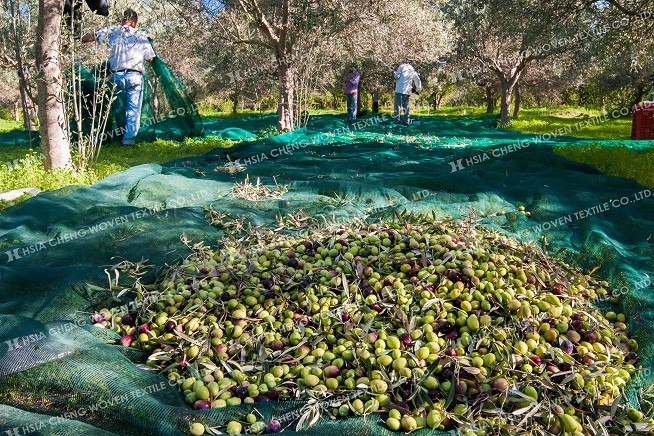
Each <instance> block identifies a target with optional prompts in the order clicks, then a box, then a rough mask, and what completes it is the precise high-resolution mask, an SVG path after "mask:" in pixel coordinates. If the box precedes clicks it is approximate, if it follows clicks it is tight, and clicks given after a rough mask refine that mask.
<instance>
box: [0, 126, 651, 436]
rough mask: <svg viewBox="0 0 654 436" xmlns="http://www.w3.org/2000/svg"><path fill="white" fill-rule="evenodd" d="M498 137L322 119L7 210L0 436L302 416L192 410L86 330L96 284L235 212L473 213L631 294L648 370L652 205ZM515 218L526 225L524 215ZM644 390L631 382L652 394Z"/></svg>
mask: <svg viewBox="0 0 654 436" xmlns="http://www.w3.org/2000/svg"><path fill="white" fill-rule="evenodd" d="M268 122H269V123H270V125H273V124H274V122H275V120H274V119H273V118H270V117H269V118H265V117H264V118H246V119H241V120H230V121H229V122H221V121H211V124H212V128H211V130H210V131H209V132H208V133H213V134H218V135H220V134H225V132H227V134H229V135H232V137H233V138H237V137H242V138H252V137H253V136H254V134H255V133H256V132H257V131H259V130H260V129H261V127H262V126H264V127H265V123H268ZM208 124H209V123H208ZM364 124H365V125H364ZM494 124H495V120H494V119H481V120H479V119H477V120H475V119H468V118H462V119H451V118H442V117H423V118H421V123H420V124H413V125H410V126H403V125H396V124H392V123H390V121H389V118H388V117H382V116H381V115H378V116H377V117H373V116H371V117H368V118H366V119H364V120H362V121H361V122H360V124H359V125H356V124H355V125H347V124H345V122H344V118H343V117H335V116H319V117H314V118H312V119H311V120H310V122H309V125H308V126H307V127H306V128H303V129H299V130H297V131H295V132H293V133H288V134H284V135H280V136H275V137H271V138H268V139H262V140H254V141H244V142H242V143H241V144H239V145H238V146H236V147H233V148H231V149H216V150H214V151H212V152H210V153H208V154H206V155H204V156H200V157H197V158H189V159H184V160H179V161H175V162H171V163H168V164H166V165H141V166H138V167H134V168H131V169H129V170H127V171H124V172H122V173H119V174H115V175H113V176H111V177H108V178H106V179H104V180H103V181H101V182H99V183H97V184H95V185H94V186H90V187H69V188H65V189H61V190H58V191H55V192H47V193H43V194H40V195H38V196H36V197H34V198H32V199H30V200H28V201H25V202H23V203H20V204H19V205H17V206H14V207H12V208H10V209H7V210H6V211H4V212H3V213H2V214H0V245H1V246H0V256H1V259H2V260H1V261H0V403H1V404H0V434H2V432H8V433H7V434H20V435H22V434H61V435H63V434H66V435H69V434H93V435H100V434H116V435H143V434H164V435H167V434H171V435H173V434H183V433H184V432H185V431H186V430H187V429H188V425H189V423H190V422H194V421H201V422H203V423H205V424H207V425H210V426H211V425H225V424H226V423H227V422H228V421H229V420H230V418H232V417H237V416H238V417H242V416H244V415H243V413H244V411H245V410H250V409H251V408H252V407H253V406H256V408H257V409H258V410H259V411H261V412H262V413H263V414H264V416H265V417H266V419H270V418H271V417H273V416H275V417H279V416H280V415H282V414H283V413H285V412H288V411H294V410H298V408H299V407H300V406H301V403H296V402H292V403H291V402H283V403H280V402H269V403H257V404H255V405H253V406H248V405H243V406H237V407H228V408H224V409H212V410H205V411H192V410H191V409H190V408H189V407H188V406H186V404H185V402H184V399H183V397H182V394H181V393H179V392H177V391H176V390H175V389H174V388H171V387H170V386H168V384H167V382H166V381H165V379H164V378H163V377H162V376H160V375H158V374H156V373H154V372H152V371H146V370H144V369H143V368H142V367H140V366H138V365H137V364H138V363H139V362H142V358H143V356H141V355H139V354H138V353H135V352H134V350H133V349H125V348H123V347H120V346H117V345H113V343H115V342H114V341H115V339H116V338H115V337H113V336H111V333H112V332H110V331H107V330H100V329H97V328H94V327H91V326H89V325H88V323H86V322H85V321H86V320H88V314H89V313H92V312H93V311H94V310H96V309H97V308H100V307H106V306H108V305H110V304H111V301H110V298H109V295H108V294H107V293H106V292H105V291H101V290H98V288H97V287H93V286H90V285H89V284H96V285H100V286H105V287H106V285H107V281H108V277H107V275H106V274H105V269H106V268H108V267H109V266H110V265H115V264H116V263H118V262H120V261H122V260H129V261H134V262H136V261H140V260H142V259H148V261H147V263H149V264H154V265H158V266H162V265H164V264H166V263H168V264H170V263H174V262H178V261H180V260H182V259H183V258H185V257H186V256H188V255H189V254H190V251H189V249H188V248H187V247H186V246H185V245H184V244H183V243H182V241H180V235H182V234H184V235H186V236H187V237H188V238H189V239H190V240H191V241H193V242H199V241H204V242H205V243H208V244H213V245H215V244H216V242H217V241H219V240H220V238H221V237H222V236H223V233H222V231H221V230H220V229H219V228H218V227H214V226H211V225H209V224H208V222H207V220H206V216H205V210H204V209H205V208H206V207H208V206H211V207H213V208H214V209H215V210H216V211H219V212H221V213H223V214H225V215H226V216H225V218H224V221H227V220H233V219H237V218H240V217H244V218H245V220H246V221H247V223H249V224H251V225H265V226H275V224H276V222H277V216H278V215H282V216H287V215H288V214H295V213H298V211H299V210H300V209H301V210H302V211H303V212H304V213H305V214H306V215H308V216H310V217H314V218H318V219H322V218H324V219H325V220H327V221H330V222H334V221H336V222H339V221H340V222H348V221H350V220H352V219H353V218H354V217H359V218H366V217H367V218H368V219H370V220H373V221H375V220H379V219H392V218H393V217H394V216H395V214H401V213H408V212H412V213H414V214H419V213H430V214H432V213H433V214H434V216H435V217H436V218H446V217H452V218H466V217H469V216H470V215H471V214H474V215H475V216H476V217H477V218H480V219H481V220H482V221H481V224H482V225H484V226H487V227H489V228H493V229H499V230H503V231H505V232H507V233H508V234H512V235H515V236H517V237H518V238H523V239H529V240H533V239H538V238H539V237H540V236H545V237H546V238H547V241H548V243H549V244H550V245H549V247H548V252H549V253H552V254H561V255H564V256H567V257H569V258H570V259H573V260H574V261H575V262H576V263H579V264H580V265H581V266H582V267H584V268H586V269H592V268H594V267H599V270H598V271H597V273H598V274H599V275H601V276H602V277H603V278H605V279H606V280H608V281H609V282H610V283H611V284H612V285H613V287H614V289H624V292H623V294H624V295H622V298H621V305H622V308H621V310H622V311H624V312H625V313H626V314H627V316H628V320H629V327H630V329H631V331H632V332H633V334H634V336H635V337H636V338H637V339H638V341H639V343H640V344H641V349H640V351H639V353H640V355H641V363H642V364H643V365H644V366H645V367H651V365H652V364H653V363H654V360H653V359H654V342H653V341H651V339H650V338H651V334H650V326H651V325H653V324H654V294H653V293H652V292H651V291H652V287H651V283H650V282H649V280H647V279H646V278H647V277H651V276H652V274H654V260H653V259H654V246H653V245H652V240H653V237H654V221H653V217H654V201H653V200H652V197H649V195H650V194H651V193H650V192H649V191H647V190H646V189H645V188H644V187H642V186H639V185H638V184H636V183H635V182H633V181H630V180H626V179H622V178H619V177H613V176H607V175H604V174H601V173H599V172H598V171H596V170H595V169H593V168H591V167H589V166H586V165H582V164H578V163H574V162H571V161H569V160H566V159H565V158H563V157H561V156H558V155H557V154H555V153H554V152H553V148H554V147H555V146H561V145H570V146H581V145H583V144H584V143H583V142H582V141H577V140H574V139H572V138H569V137H564V136H555V135H547V136H533V135H524V134H520V133H517V132H513V131H506V130H499V129H495V128H494V127H493V126H494ZM641 144H642V145H643V147H644V146H645V145H646V143H641ZM228 169H233V171H231V172H230V171H228ZM239 169H243V171H238V170H239ZM246 175H248V176H249V178H250V180H252V181H255V180H256V179H257V178H258V179H259V180H260V181H261V183H264V184H266V185H269V186H274V180H276V181H277V183H280V184H286V185H288V187H289V191H288V192H287V193H286V194H285V195H284V196H283V198H282V199H277V200H268V201H259V202H250V201H246V200H242V199H238V198H235V197H233V196H232V195H231V191H232V187H233V186H234V184H235V183H236V182H243V181H244V180H245V177H246ZM273 178H274V179H273ZM518 204H521V205H524V206H525V207H526V209H527V210H528V211H529V212H531V216H525V215H522V214H520V213H518V212H517V210H516V205H518ZM605 204H608V205H609V207H605ZM500 211H504V212H505V213H503V214H498V212H500ZM146 279H154V274H150V275H149V276H147V277H146ZM75 321H77V322H75ZM645 375H646V373H644V375H643V376H642V377H638V378H637V381H636V383H637V384H639V385H643V386H644V385H649V384H651V382H652V378H651V377H648V376H647V377H646V376H645ZM636 383H634V384H633V385H635V384H636ZM630 400H631V401H636V400H637V399H636V398H634V396H633V395H632V396H630ZM329 432H332V433H335V432H339V433H340V434H348V435H350V434H351V435H368V434H390V433H389V432H388V431H387V430H386V429H385V426H384V424H383V422H382V419H381V418H380V417H379V416H377V415H373V416H367V417H365V418H349V419H346V420H339V421H330V420H328V419H324V418H322V419H321V421H320V422H319V423H318V425H317V426H316V427H314V428H313V429H312V430H311V431H308V432H306V434H315V435H322V434H327V433H329ZM423 432H424V433H428V432H427V431H423Z"/></svg>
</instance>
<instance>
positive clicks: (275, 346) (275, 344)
mask: <svg viewBox="0 0 654 436" xmlns="http://www.w3.org/2000/svg"><path fill="white" fill-rule="evenodd" d="M270 348H271V349H272V350H273V351H280V350H281V349H282V348H284V343H283V342H282V341H280V340H279V339H277V340H275V341H273V343H272V344H270Z"/></svg>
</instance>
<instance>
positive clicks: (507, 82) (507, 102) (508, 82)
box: [500, 73, 520, 126]
mask: <svg viewBox="0 0 654 436" xmlns="http://www.w3.org/2000/svg"><path fill="white" fill-rule="evenodd" d="M519 79H520V75H519V73H518V74H517V75H515V76H514V77H512V78H507V77H503V76H500V84H501V86H502V98H501V101H500V123H501V124H502V125H503V126H508V125H509V124H511V114H510V109H511V99H512V97H513V90H514V89H515V86H516V83H518V80H519Z"/></svg>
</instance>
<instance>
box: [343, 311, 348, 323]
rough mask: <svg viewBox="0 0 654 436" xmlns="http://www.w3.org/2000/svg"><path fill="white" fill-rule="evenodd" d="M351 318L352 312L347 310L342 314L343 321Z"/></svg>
mask: <svg viewBox="0 0 654 436" xmlns="http://www.w3.org/2000/svg"><path fill="white" fill-rule="evenodd" d="M349 320H350V314H349V313H347V312H343V313H342V314H341V321H343V322H348V321H349Z"/></svg>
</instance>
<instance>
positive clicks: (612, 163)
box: [512, 107, 654, 188]
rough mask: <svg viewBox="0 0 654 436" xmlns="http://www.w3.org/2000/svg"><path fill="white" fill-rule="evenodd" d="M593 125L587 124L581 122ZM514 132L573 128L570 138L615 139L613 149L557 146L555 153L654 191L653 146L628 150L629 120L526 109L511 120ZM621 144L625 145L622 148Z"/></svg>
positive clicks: (576, 110)
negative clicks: (615, 142)
mask: <svg viewBox="0 0 654 436" xmlns="http://www.w3.org/2000/svg"><path fill="white" fill-rule="evenodd" d="M591 118H594V120H592V121H593V122H592V123H590V125H586V124H587V123H585V122H584V121H590V119H591ZM512 128H513V129H516V130H520V131H523V132H527V133H535V134H541V133H549V132H554V131H556V130H557V129H559V128H569V129H572V133H570V134H569V136H573V137H577V138H584V139H598V140H617V141H619V142H618V144H616V145H615V146H612V147H600V146H599V144H594V145H592V146H589V147H578V146H570V147H565V146H563V147H558V148H557V149H556V150H555V152H556V153H557V154H560V155H561V156H564V157H566V158H568V159H570V160H573V161H576V162H581V163H586V164H589V165H592V166H594V167H595V168H597V169H598V170H600V171H602V172H603V173H606V174H612V175H614V176H620V177H626V178H629V179H633V180H636V181H637V182H638V183H640V184H641V185H643V186H646V187H648V188H654V171H652V169H653V168H654V143H653V144H652V148H651V149H650V150H645V151H639V150H634V149H632V148H629V147H628V145H629V142H630V141H631V117H620V118H613V117H611V116H610V114H609V115H607V116H604V115H602V114H601V113H600V112H599V111H592V110H581V109H579V108H569V107H564V108H558V109H553V110H545V109H525V110H523V111H522V112H521V115H520V118H519V119H518V120H514V121H513V126H512ZM620 142H622V143H623V144H624V145H621V144H620Z"/></svg>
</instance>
